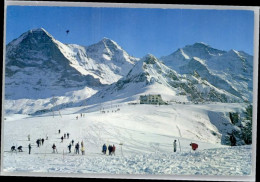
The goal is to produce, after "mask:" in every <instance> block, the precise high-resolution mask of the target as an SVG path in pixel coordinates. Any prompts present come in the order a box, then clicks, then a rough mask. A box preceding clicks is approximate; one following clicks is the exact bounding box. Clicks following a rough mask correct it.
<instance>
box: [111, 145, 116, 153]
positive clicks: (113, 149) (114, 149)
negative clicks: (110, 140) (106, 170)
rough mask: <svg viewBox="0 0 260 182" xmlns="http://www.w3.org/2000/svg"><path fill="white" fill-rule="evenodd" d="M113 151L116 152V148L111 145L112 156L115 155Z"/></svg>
mask: <svg viewBox="0 0 260 182" xmlns="http://www.w3.org/2000/svg"><path fill="white" fill-rule="evenodd" d="M115 151H116V147H115V145H114V144H113V147H112V155H113V154H114V155H115Z"/></svg>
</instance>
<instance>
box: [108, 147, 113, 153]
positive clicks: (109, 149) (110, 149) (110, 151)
mask: <svg viewBox="0 0 260 182" xmlns="http://www.w3.org/2000/svg"><path fill="white" fill-rule="evenodd" d="M112 150H113V147H112V146H111V145H109V146H108V152H109V155H111V153H112Z"/></svg>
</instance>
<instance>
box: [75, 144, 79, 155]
mask: <svg viewBox="0 0 260 182" xmlns="http://www.w3.org/2000/svg"><path fill="white" fill-rule="evenodd" d="M75 149H76V154H79V142H78V143H77V144H76V145H75Z"/></svg>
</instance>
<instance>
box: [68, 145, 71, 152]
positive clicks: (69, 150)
mask: <svg viewBox="0 0 260 182" xmlns="http://www.w3.org/2000/svg"><path fill="white" fill-rule="evenodd" d="M68 148H69V153H71V143H70V144H69V146H68Z"/></svg>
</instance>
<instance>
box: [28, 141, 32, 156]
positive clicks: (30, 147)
mask: <svg viewBox="0 0 260 182" xmlns="http://www.w3.org/2000/svg"><path fill="white" fill-rule="evenodd" d="M28 148H29V154H31V149H32V146H31V144H30V143H29V145H28Z"/></svg>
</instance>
